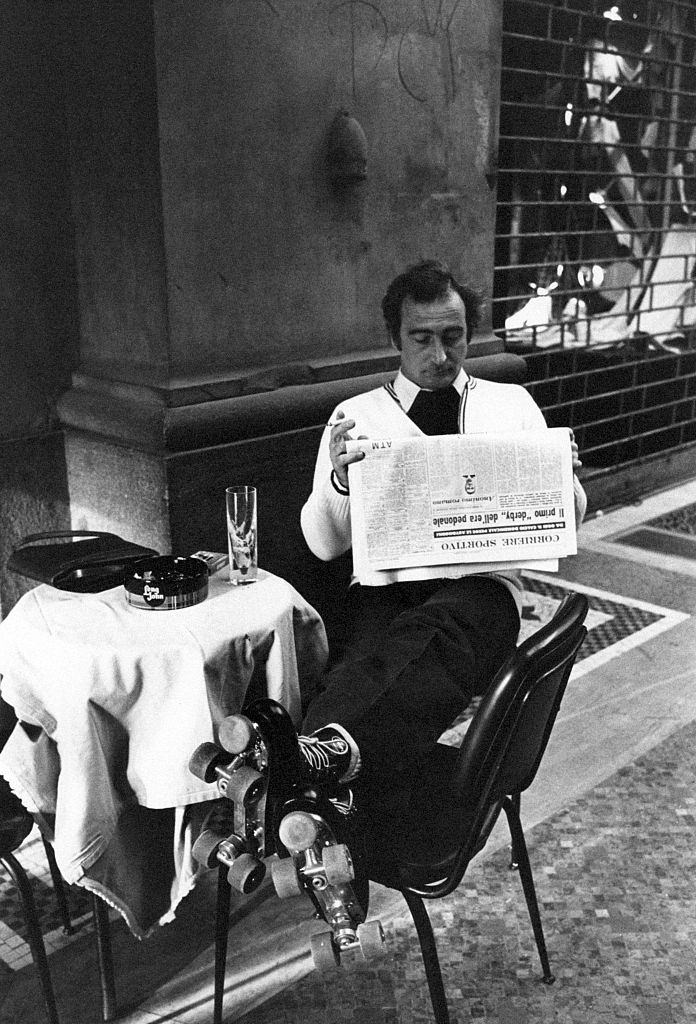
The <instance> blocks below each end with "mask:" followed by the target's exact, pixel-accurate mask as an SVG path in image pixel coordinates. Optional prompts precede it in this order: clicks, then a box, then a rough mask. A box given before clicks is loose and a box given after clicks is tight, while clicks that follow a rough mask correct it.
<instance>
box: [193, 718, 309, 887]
mask: <svg viewBox="0 0 696 1024" xmlns="http://www.w3.org/2000/svg"><path fill="white" fill-rule="evenodd" d="M189 770H190V771H191V772H192V773H193V774H194V775H195V776H197V778H199V779H202V780H203V781H204V782H215V783H216V784H217V790H218V793H219V794H220V796H221V797H223V798H225V800H226V801H229V805H227V806H228V812H227V814H223V813H222V812H221V811H220V809H219V808H218V809H217V810H214V812H213V813H212V814H211V815H210V816H209V818H208V819H207V820H206V823H205V824H204V827H203V829H202V830H201V833H200V835H199V837H198V839H197V840H196V841H195V843H194V844H193V855H194V857H195V858H196V860H197V861H198V862H199V864H202V865H203V866H204V867H208V868H212V867H215V865H216V864H222V865H223V866H225V867H227V869H228V872H227V880H228V882H229V884H230V886H231V887H232V888H233V889H235V890H236V891H237V892H241V893H245V894H248V893H250V892H253V891H254V890H255V889H257V888H258V887H259V885H261V882H262V881H263V879H264V877H265V874H266V866H265V864H264V863H263V861H264V858H266V857H268V856H270V855H271V854H272V853H274V852H275V849H276V833H277V825H278V821H279V814H280V808H281V807H282V805H283V803H284V802H285V801H286V800H287V799H288V798H289V797H290V796H291V794H292V792H293V786H294V785H295V784H297V783H298V782H300V780H301V778H302V775H301V771H302V762H301V759H300V754H299V749H298V744H297V734H296V732H295V728H294V726H293V724H292V720H291V719H290V716H289V715H288V713H287V712H286V711H285V709H284V708H283V707H281V705H280V704H277V703H276V702H275V701H271V700H258V701H255V702H254V703H253V704H252V705H251V706H250V707H249V708H248V709H247V713H246V714H245V715H230V716H229V717H228V718H225V719H223V721H222V722H221V723H220V727H219V729H218V743H217V744H216V743H203V744H201V746H199V747H198V748H197V749H196V750H195V751H194V753H193V755H192V757H191V759H190V761H189Z"/></svg>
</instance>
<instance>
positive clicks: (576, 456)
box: [568, 427, 582, 473]
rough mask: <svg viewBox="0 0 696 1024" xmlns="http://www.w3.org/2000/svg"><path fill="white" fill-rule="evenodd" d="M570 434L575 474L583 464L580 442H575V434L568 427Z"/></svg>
mask: <svg viewBox="0 0 696 1024" xmlns="http://www.w3.org/2000/svg"><path fill="white" fill-rule="evenodd" d="M568 433H569V434H570V450H571V453H572V455H573V472H574V473H575V472H577V470H578V469H580V467H581V466H582V462H581V461H580V452H579V449H578V442H577V441H576V440H575V434H574V433H573V431H572V429H571V428H570V427H568Z"/></svg>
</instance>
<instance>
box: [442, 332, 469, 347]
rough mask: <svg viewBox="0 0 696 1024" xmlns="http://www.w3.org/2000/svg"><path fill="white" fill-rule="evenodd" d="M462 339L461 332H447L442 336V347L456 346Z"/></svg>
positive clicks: (462, 333) (462, 334)
mask: <svg viewBox="0 0 696 1024" xmlns="http://www.w3.org/2000/svg"><path fill="white" fill-rule="evenodd" d="M463 337H464V332H463V331H447V332H446V333H445V334H443V335H442V342H443V344H444V345H456V344H457V342H458V341H461V340H462V338H463Z"/></svg>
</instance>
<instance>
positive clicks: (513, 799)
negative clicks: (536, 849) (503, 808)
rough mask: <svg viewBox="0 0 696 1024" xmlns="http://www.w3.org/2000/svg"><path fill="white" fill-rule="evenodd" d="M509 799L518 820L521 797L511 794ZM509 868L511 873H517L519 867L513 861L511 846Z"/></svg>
mask: <svg viewBox="0 0 696 1024" xmlns="http://www.w3.org/2000/svg"><path fill="white" fill-rule="evenodd" d="M509 799H510V801H511V802H512V805H513V807H514V808H515V810H516V812H517V817H518V818H519V816H520V808H521V806H522V795H521V794H520V793H513V795H512V796H511V797H510V798H509ZM509 867H510V870H511V871H517V869H518V867H519V864H518V863H517V861H516V859H515V851H514V849H513V848H512V845H511V846H510V864H509Z"/></svg>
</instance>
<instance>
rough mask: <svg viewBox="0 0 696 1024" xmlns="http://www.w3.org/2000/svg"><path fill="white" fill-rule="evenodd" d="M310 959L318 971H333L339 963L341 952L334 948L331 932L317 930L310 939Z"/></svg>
mask: <svg viewBox="0 0 696 1024" xmlns="http://www.w3.org/2000/svg"><path fill="white" fill-rule="evenodd" d="M309 943H310V949H311V950H312V960H313V961H314V966H315V967H316V969H317V970H318V971H322V972H323V971H335V970H336V968H337V967H338V966H339V964H340V963H341V954H340V953H339V951H338V950H337V949H336V946H335V945H334V941H333V935H332V934H331V932H318V933H317V934H316V935H312V936H311V938H310V940H309Z"/></svg>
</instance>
